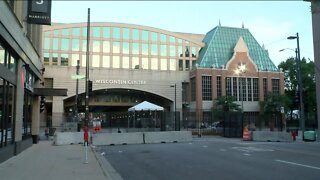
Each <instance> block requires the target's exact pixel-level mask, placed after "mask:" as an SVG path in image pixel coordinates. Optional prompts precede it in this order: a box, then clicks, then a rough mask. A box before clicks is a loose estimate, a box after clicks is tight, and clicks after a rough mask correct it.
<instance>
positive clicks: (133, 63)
mask: <svg viewBox="0 0 320 180" xmlns="http://www.w3.org/2000/svg"><path fill="white" fill-rule="evenodd" d="M131 68H132V69H140V66H139V57H132V60H131Z"/></svg>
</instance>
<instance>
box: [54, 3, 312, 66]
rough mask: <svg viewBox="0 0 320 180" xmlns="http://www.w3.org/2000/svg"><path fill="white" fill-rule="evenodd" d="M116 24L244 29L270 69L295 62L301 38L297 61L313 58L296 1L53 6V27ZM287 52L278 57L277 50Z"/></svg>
mask: <svg viewBox="0 0 320 180" xmlns="http://www.w3.org/2000/svg"><path fill="white" fill-rule="evenodd" d="M88 8H90V11H91V15H90V17H91V18H90V19H91V22H118V23H128V24H137V25H144V26H151V27H155V28H159V29H164V30H168V31H173V32H187V33H197V34H206V33H207V32H208V31H210V30H211V29H213V28H214V27H216V26H217V25H219V21H220V22H221V25H222V26H229V27H241V26H242V24H244V27H245V28H248V29H249V31H250V32H251V33H252V34H253V36H254V37H255V39H256V40H257V41H258V42H259V44H260V45H264V46H265V48H266V49H268V51H269V55H270V57H271V59H272V61H273V62H274V63H275V65H278V64H279V63H280V62H281V61H285V60H286V59H287V58H289V57H294V56H295V53H294V51H292V50H294V49H295V48H296V47H297V41H296V40H287V37H288V36H291V35H295V34H296V33H297V32H298V33H299V36H300V50H301V58H302V57H305V58H307V59H311V60H313V59H314V56H313V39H312V21H311V12H310V3H309V2H304V1H302V0H300V1H270V2H269V1H91V0H90V1H56V0H53V2H52V12H51V14H52V22H56V23H76V22H87V11H88ZM284 48H289V49H292V50H286V51H283V52H279V50H280V49H284Z"/></svg>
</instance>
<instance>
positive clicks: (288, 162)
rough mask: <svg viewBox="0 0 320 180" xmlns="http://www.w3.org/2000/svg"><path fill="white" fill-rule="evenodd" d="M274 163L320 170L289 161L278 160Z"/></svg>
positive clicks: (319, 168)
mask: <svg viewBox="0 0 320 180" xmlns="http://www.w3.org/2000/svg"><path fill="white" fill-rule="evenodd" d="M275 161H277V162H281V163H286V164H291V165H296V166H302V167H306V168H311V169H317V170H320V167H316V166H309V165H305V164H299V163H295V162H290V161H283V160H279V159H277V160H275Z"/></svg>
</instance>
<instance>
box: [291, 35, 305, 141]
mask: <svg viewBox="0 0 320 180" xmlns="http://www.w3.org/2000/svg"><path fill="white" fill-rule="evenodd" d="M287 39H289V40H292V39H297V49H296V63H297V66H296V67H297V79H298V91H299V101H300V102H299V106H300V111H299V113H300V128H301V131H302V137H303V133H304V129H305V127H304V126H305V122H304V104H303V96H302V94H303V93H302V92H303V91H302V88H303V87H302V78H301V64H300V63H301V59H300V47H299V33H297V34H296V36H289V37H288V38H287Z"/></svg>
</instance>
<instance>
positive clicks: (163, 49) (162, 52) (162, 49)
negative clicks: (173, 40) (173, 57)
mask: <svg viewBox="0 0 320 180" xmlns="http://www.w3.org/2000/svg"><path fill="white" fill-rule="evenodd" d="M160 55H161V56H167V45H160Z"/></svg>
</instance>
